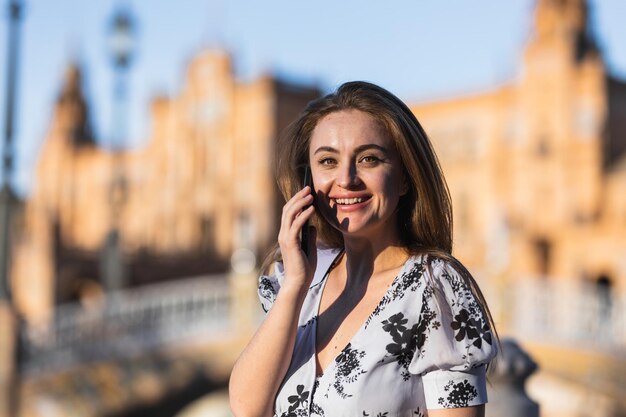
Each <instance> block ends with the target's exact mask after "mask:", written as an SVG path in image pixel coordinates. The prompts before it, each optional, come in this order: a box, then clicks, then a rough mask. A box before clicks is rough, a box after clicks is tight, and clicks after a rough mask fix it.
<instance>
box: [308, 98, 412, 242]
mask: <svg viewBox="0 0 626 417" xmlns="http://www.w3.org/2000/svg"><path fill="white" fill-rule="evenodd" d="M309 160H310V161H311V173H312V177H313V184H314V188H315V192H316V205H317V209H318V211H319V212H320V214H321V215H322V216H323V217H324V218H325V219H326V221H328V222H329V223H330V224H331V225H332V226H333V227H335V228H336V229H338V230H339V231H341V232H342V233H343V234H344V239H345V238H348V237H349V236H361V237H370V238H376V239H382V238H390V239H391V240H395V239H396V238H397V232H398V230H397V226H396V225H397V223H396V208H397V206H398V201H399V199H400V196H401V195H402V194H404V193H405V192H406V182H405V179H404V176H403V170H402V163H401V161H400V157H399V155H398V152H397V150H396V147H395V144H394V143H393V140H392V139H391V138H390V137H389V136H388V135H387V133H386V132H385V130H384V129H383V128H382V127H380V126H379V125H378V123H377V122H376V121H375V119H373V118H372V117H371V116H370V115H368V114H367V113H364V112H362V111H358V110H344V111H339V112H335V113H331V114H329V115H327V116H325V117H324V118H323V119H322V120H320V121H319V123H318V124H317V126H316V127H315V129H314V130H313V134H312V135H311V143H310V147H309Z"/></svg>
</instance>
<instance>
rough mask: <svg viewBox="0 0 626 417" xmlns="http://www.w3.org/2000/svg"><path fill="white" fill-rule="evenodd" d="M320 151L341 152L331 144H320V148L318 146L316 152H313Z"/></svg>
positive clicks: (316, 152)
mask: <svg viewBox="0 0 626 417" xmlns="http://www.w3.org/2000/svg"><path fill="white" fill-rule="evenodd" d="M320 152H332V153H339V151H338V150H337V149H335V148H333V147H331V146H320V147H319V148H317V149H316V150H315V152H313V155H315V154H318V153H320Z"/></svg>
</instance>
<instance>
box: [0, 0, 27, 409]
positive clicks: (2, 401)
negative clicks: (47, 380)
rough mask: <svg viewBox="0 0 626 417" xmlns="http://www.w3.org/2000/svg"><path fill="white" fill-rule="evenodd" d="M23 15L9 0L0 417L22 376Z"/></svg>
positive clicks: (13, 403)
mask: <svg viewBox="0 0 626 417" xmlns="http://www.w3.org/2000/svg"><path fill="white" fill-rule="evenodd" d="M21 17H22V3H21V1H20V0H10V1H9V19H10V21H9V33H8V36H7V41H8V45H7V61H6V62H7V89H6V107H5V112H6V113H5V115H6V119H5V125H4V149H3V155H2V186H1V187H2V188H1V189H0V417H12V416H14V415H17V409H18V407H19V405H18V398H19V386H20V381H19V375H18V372H17V359H18V349H19V327H18V326H19V324H18V321H17V319H16V314H15V310H14V306H13V303H12V300H11V298H12V297H11V284H10V279H9V270H10V259H11V215H12V214H13V201H14V199H15V197H14V193H13V188H12V186H11V182H12V178H13V134H14V129H13V124H14V119H15V96H16V87H17V64H18V52H19V41H20V36H19V35H20V32H19V23H20V19H21Z"/></svg>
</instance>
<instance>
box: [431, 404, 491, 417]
mask: <svg viewBox="0 0 626 417" xmlns="http://www.w3.org/2000/svg"><path fill="white" fill-rule="evenodd" d="M428 417H485V404H482V405H477V406H474V407H464V408H444V409H437V410H428Z"/></svg>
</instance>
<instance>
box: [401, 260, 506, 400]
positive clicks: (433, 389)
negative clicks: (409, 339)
mask: <svg viewBox="0 0 626 417" xmlns="http://www.w3.org/2000/svg"><path fill="white" fill-rule="evenodd" d="M426 275H427V277H426V278H427V279H426V280H425V284H426V286H425V289H424V292H423V296H422V303H421V311H420V324H419V329H418V333H419V334H418V340H417V351H416V352H415V355H414V357H413V359H412V361H411V363H410V365H409V371H410V372H411V373H413V374H418V375H421V376H422V381H423V384H424V396H425V399H426V406H427V408H429V409H438V408H459V407H469V406H474V405H479V404H484V403H486V402H487V388H486V376H485V372H486V365H487V364H488V363H489V362H490V361H491V360H492V359H493V358H494V357H495V355H496V353H497V348H496V340H495V337H494V336H493V335H492V332H491V329H490V328H489V322H488V320H487V318H486V317H485V315H484V312H483V309H482V308H481V305H480V304H479V302H478V301H477V299H476V297H475V295H474V293H473V292H472V290H471V289H470V287H469V286H468V284H467V283H466V282H465V281H464V279H463V278H462V277H461V275H460V273H459V272H458V271H457V270H456V269H455V268H454V267H453V266H452V265H451V264H450V263H449V262H448V261H445V260H442V259H434V260H432V261H431V263H430V268H426Z"/></svg>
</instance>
